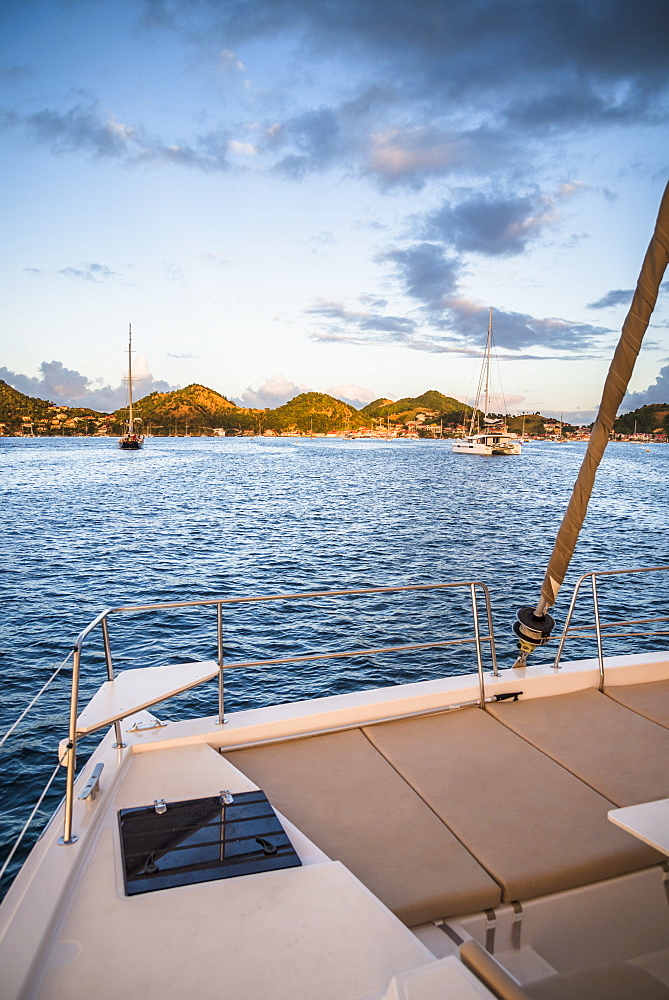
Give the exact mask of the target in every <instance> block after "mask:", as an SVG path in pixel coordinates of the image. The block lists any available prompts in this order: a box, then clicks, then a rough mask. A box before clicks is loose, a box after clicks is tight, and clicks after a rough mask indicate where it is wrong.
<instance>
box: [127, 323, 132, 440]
mask: <svg viewBox="0 0 669 1000" xmlns="http://www.w3.org/2000/svg"><path fill="white" fill-rule="evenodd" d="M132 433H133V426H132V323H129V324H128V434H132Z"/></svg>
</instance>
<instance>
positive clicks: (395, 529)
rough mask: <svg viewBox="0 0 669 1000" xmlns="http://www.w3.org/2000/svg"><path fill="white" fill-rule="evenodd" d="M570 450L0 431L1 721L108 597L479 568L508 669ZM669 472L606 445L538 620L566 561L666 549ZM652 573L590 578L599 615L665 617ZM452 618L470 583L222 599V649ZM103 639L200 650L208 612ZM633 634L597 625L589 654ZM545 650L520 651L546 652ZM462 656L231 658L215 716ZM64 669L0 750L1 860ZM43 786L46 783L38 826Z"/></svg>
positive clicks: (117, 628) (398, 580) (56, 728)
mask: <svg viewBox="0 0 669 1000" xmlns="http://www.w3.org/2000/svg"><path fill="white" fill-rule="evenodd" d="M584 451H585V444H584V443H569V444H557V443H549V442H545V443H544V442H530V443H528V444H527V445H526V446H525V448H524V450H523V454H522V455H521V456H512V457H485V456H477V455H460V454H457V455H454V454H453V453H452V452H451V449H450V443H449V442H448V441H441V440H420V441H413V440H389V441H385V440H345V439H321V438H180V439H171V438H150V439H148V440H147V441H146V444H145V447H144V449H143V450H141V451H137V452H124V451H120V450H119V449H118V448H117V447H116V442H115V441H114V440H112V439H108V438H93V439H88V438H34V439H18V438H4V439H0V475H1V477H2V505H3V506H2V510H3V524H4V528H3V543H2V544H3V549H4V551H3V558H2V561H1V563H0V571H1V575H0V581H1V582H0V588H1V590H0V599H1V603H0V615H1V617H2V640H1V646H0V670H1V671H2V691H3V695H2V699H0V720H1V721H0V733H2V732H4V731H5V730H6V729H7V727H8V726H9V725H10V724H11V723H12V722H13V721H14V719H15V718H16V717H17V716H18V714H19V712H20V711H21V709H22V708H23V707H24V705H25V704H26V703H27V702H28V701H29V700H30V698H31V697H32V696H33V694H34V693H35V692H36V691H37V690H38V689H39V688H40V687H41V685H42V684H43V683H44V681H45V680H46V678H47V677H48V676H49V674H50V672H51V671H52V669H53V668H54V667H55V666H57V665H58V664H59V663H60V662H61V661H62V660H63V659H64V658H65V657H66V656H67V654H68V652H69V651H70V650H71V647H72V643H73V641H74V639H75V638H76V636H77V634H78V633H79V632H80V630H81V629H82V628H83V627H84V626H85V625H87V624H88V622H89V621H91V620H92V619H93V618H94V617H95V616H96V615H97V614H98V613H99V612H100V611H101V610H103V609H104V608H108V607H114V606H119V605H129V604H148V603H151V604H153V603H160V602H178V601H191V600H207V599H211V598H217V597H234V596H247V595H274V594H289V593H300V592H309V591H311V592H313V591H323V590H339V589H364V588H377V587H391V586H397V587H401V586H409V585H414V584H435V583H450V582H454V581H463V582H469V581H482V582H483V583H485V584H487V586H488V587H489V589H490V595H491V602H492V610H493V619H494V631H495V637H496V640H497V655H498V659H499V662H500V665H501V666H509V665H510V664H511V663H512V662H513V660H514V659H515V655H516V648H515V639H514V637H513V636H512V633H511V625H512V623H513V621H514V619H515V614H516V611H517V609H518V607H519V606H521V605H523V604H532V605H533V604H534V603H536V601H537V600H538V597H539V592H540V586H541V581H542V579H543V574H544V570H545V566H546V563H547V560H548V557H549V555H550V552H551V550H552V547H553V542H554V539H555V535H556V532H557V529H558V527H559V524H560V521H561V519H562V516H563V514H564V510H565V508H566V505H567V502H568V500H569V496H570V494H571V490H572V487H573V483H574V480H575V478H576V475H577V473H578V469H579V466H580V464H581V460H582V458H583V454H584ZM668 472H669V445H659V444H658V445H654V444H653V445H642V444H618V443H614V444H611V445H610V446H609V448H608V449H607V451H606V453H605V456H604V460H603V463H602V466H601V468H600V471H599V473H598V476H597V481H596V484H595V489H594V491H593V496H592V500H591V502H590V507H589V510H588V516H587V519H586V523H585V526H584V528H583V531H582V533H581V537H580V540H579V544H578V547H577V551H576V554H575V556H574V559H573V561H572V564H571V567H570V571H569V575H568V577H567V580H566V582H565V586H564V588H563V591H562V593H561V595H560V603H559V605H558V608H557V609H556V617H557V618H558V620H563V619H564V615H565V612H566V609H567V607H568V603H569V596H570V590H571V588H572V586H573V583H574V581H575V580H576V579H577V578H578V576H579V575H580V574H582V573H585V572H588V571H590V570H604V569H619V568H632V567H638V566H657V565H660V564H666V563H669V542H668V534H667V528H668V527H669V517H668V516H667V505H666V490H667V478H668V477H667V473H668ZM666 577H669V574H666V575H665V577H662V576H661V575H658V574H652V575H648V576H646V575H643V576H623V577H616V578H613V579H603V580H602V582H601V599H602V609H603V616H604V617H605V618H606V616H607V615H609V617H610V616H611V615H612V614H613V613H614V612H615V613H620V612H622V613H623V614H624V616H625V617H627V618H635V619H642V618H650V617H652V616H655V615H658V614H663V613H664V614H666V609H667V579H666ZM588 610H589V609H587V608H584V611H585V616H586V618H587V616H588V615H587V612H588ZM481 612H482V613H483V607H482V606H481ZM471 621H472V614H471V597H470V591H469V588H463V589H458V590H448V591H434V592H429V593H425V592H414V591H400V592H398V593H397V594H393V595H385V594H375V595H371V596H369V597H356V598H354V599H352V600H349V601H347V600H345V599H341V598H340V599H334V598H302V599H292V600H289V601H282V602H268V603H264V604H263V603H259V604H240V605H227V606H225V608H224V621H223V631H224V647H225V659H226V662H230V663H234V662H235V661H236V662H240V661H246V660H255V659H266V658H286V657H291V656H299V655H304V654H307V653H310V652H314V651H324V650H329V651H343V650H351V649H375V648H379V647H385V646H392V645H402V644H404V645H411V644H416V643H421V642H428V641H431V640H444V639H451V638H455V637H458V636H459V637H465V638H468V637H469V638H471V637H472V625H471ZM482 629H483V631H484V632H486V634H487V624H486V623H485V622H482ZM635 631H640V632H643V631H644V626H640V627H637V628H636V629H635ZM110 635H111V645H112V653H113V657H114V666H115V669H117V670H122V669H124V668H126V667H134V666H158V665H161V664H165V663H178V662H185V661H188V660H191V659H215V658H216V650H217V645H216V613H215V609H214V608H211V607H210V608H202V609H199V608H198V609H186V610H182V611H178V612H177V611H175V612H171V613H161V614H158V615H156V614H153V615H149V614H138V615H117V616H112V618H111V619H110ZM653 642H654V640H648V639H645V638H644V637H643V635H641V636H637V637H635V638H634V639H632V640H629V639H616V638H607V640H606V647H605V652H607V653H615V652H621V651H623V649H625V648H633V649H634V650H636V651H639V650H643V649H650V648H652V646H653ZM554 648H555V643H552V644H551V646H549V647H546V649H545V650H541V651H540V652H537V653H536V654H535V656H534V661H535V662H538V661H544V662H546V661H549V660H550V658H551V654H552V653H553V654H554ZM595 654H596V650H595V647H594V644H593V642H592V641H591V640H590V641H588V642H586V641H585V640H580V639H572V640H570V641H569V643H568V645H567V647H566V649H565V657H566V658H573V657H575V656H583V655H586V656H593V655H595ZM486 655H487V656H488V657H489V652H488V651H487V648H486ZM488 663H489V659H488ZM474 667H475V657H474V652H473V647H472V646H471V645H467V646H463V647H445V648H444V647H441V648H437V649H435V650H431V651H424V650H421V651H413V652H406V653H404V654H393V655H390V654H378V655H366V656H357V657H353V658H351V659H330V660H324V661H308V662H306V663H293V664H279V665H274V666H271V667H265V668H262V669H259V668H247V669H243V670H242V669H239V670H233V669H230V670H229V671H227V672H226V711H229V712H233V711H235V710H238V709H242V708H249V707H255V706H260V705H267V704H272V703H277V702H281V701H287V700H296V699H302V698H312V697H318V696H323V695H328V694H336V693H340V692H346V691H354V690H357V689H361V688H368V687H381V686H384V685H388V684H393V683H401V682H406V681H413V680H421V679H427V678H430V677H436V676H440V675H442V674H445V673H456V672H461V671H468V670H471V669H473V668H474ZM82 670H83V680H82V699H83V698H85V696H86V695H87V694H88V695H90V693H91V692H92V691H93V690H95V688H96V687H97V686H98V685H99V684H100V683H101V681H102V680H104V679H105V676H106V674H105V666H104V657H103V650H102V646H101V642H100V638H99V636H97V637H92V638H91V640H90V641H89V642H88V643H87V645H86V647H85V649H84V656H83V660H82ZM70 676H71V674H70V670H69V667H66V668H65V669H64V670H63V672H62V677H61V676H59V678H58V679H57V681H56V682H54V684H53V685H52V688H50V689H49V694H48V697H45V698H44V699H43V701H41V702H40V703H39V705H38V707H37V709H36V710H35V711H34V712H33V713H32V715H31V716H30V718H29V720H28V722H27V723H24V724H22V725H21V727H20V728H19V730H18V736H17V738H12V739H10V740H9V741H8V743H7V744H6V745H5V747H3V748H2V750H1V751H0V753H1V754H2V758H1V760H0V765H1V766H0V792H1V794H2V818H1V821H0V839H1V841H2V844H3V845H4V849H3V852H2V853H1V854H0V863H1V861H2V860H3V857H4V855H5V854H6V852H7V847H8V845H9V844H10V843H11V841H12V840H13V837H14V835H15V833H16V832H17V831H18V830H19V829H20V828H21V826H22V824H23V821H24V819H25V818H26V815H27V813H28V812H29V810H30V808H31V807H32V804H33V803H34V802H35V801H36V799H37V797H38V795H39V792H40V790H41V788H42V786H43V784H44V781H45V779H46V777H47V776H48V775H49V774H50V773H51V771H52V770H53V767H54V766H55V763H56V760H57V745H58V742H59V740H60V739H61V738H63V737H64V736H65V735H66V733H67V712H68V682H69V678H70ZM216 708H217V695H216V687H215V685H214V684H208V685H205V686H203V687H202V688H200V689H197V690H196V691H194V692H190V693H188V694H187V695H184V696H182V697H181V698H179V699H176V700H175V701H173V702H170V703H169V704H168V705H166V706H164V707H163V706H160V708H159V709H157V710H156V711H157V714H159V715H161V716H162V717H166V718H171V719H179V718H184V717H187V716H189V715H193V714H196V715H201V714H206V715H213V714H214V713H215V712H216ZM87 742H90V744H91V746H92V745H94V742H95V740H94V739H92V740H91V741H82V744H81V750H82V752H83V755H84V756H85V753H86V749H87ZM90 749H91V747H90V746H89V747H88V752H90ZM60 795H62V782H61V783H60V784H58V783H57V784H56V785H55V786H54V790H53V791H52V793H50V795H49V796H48V797H47V799H46V800H45V803H44V806H43V808H42V809H41V811H40V817H39V818H40V820H41V821H42V822H44V821H45V819H46V817H47V816H48V815H49V813H50V811H51V810H52V809H53V807H54V804H55V803H56V802H57V800H58V798H59V797H60ZM28 843H30V840H29V841H28ZM21 856H22V855H21V854H20V855H17V858H20V857H21ZM14 867H15V865H13V866H12V868H14Z"/></svg>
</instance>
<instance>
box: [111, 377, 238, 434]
mask: <svg viewBox="0 0 669 1000" xmlns="http://www.w3.org/2000/svg"><path fill="white" fill-rule="evenodd" d="M239 409H240V408H239V407H238V406H236V405H235V404H234V403H231V402H230V400H229V399H227V398H226V397H225V396H222V395H221V393H220V392H215V391H214V389H208V388H207V387H206V386H204V385H198V384H197V383H194V384H193V385H187V386H186V388H185V389H176V390H175V391H174V392H152V393H151V394H150V395H149V396H144V397H143V398H142V399H139V400H138V401H137V402H136V403H134V404H133V408H132V410H133V416H134V417H135V418H137V419H138V420H141V421H142V423H143V425H144V430H145V431H147V430H148V429H149V427H150V429H151V433H152V434H174V433H181V434H183V433H184V432H185V429H186V424H187V425H188V430H189V432H190V431H192V432H193V433H200V432H201V431H203V430H204V429H205V428H211V427H232V426H235V423H236V420H235V418H233V414H235V417H236V416H237V415H238V411H239ZM127 413H128V408H127V407H123V408H121V409H120V410H116V412H115V413H113V414H112V419H113V421H114V423H115V424H116V423H122V422H123V421H124V420H125V419H126V418H127Z"/></svg>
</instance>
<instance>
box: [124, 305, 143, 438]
mask: <svg viewBox="0 0 669 1000" xmlns="http://www.w3.org/2000/svg"><path fill="white" fill-rule="evenodd" d="M143 445H144V435H143V434H141V433H139V431H137V430H135V420H134V418H133V415H132V324H129V326H128V423H127V424H126V429H125V431H124V433H123V435H122V436H121V437H120V438H119V442H118V446H119V448H122V449H123V450H124V451H138V449H139V448H141V447H143Z"/></svg>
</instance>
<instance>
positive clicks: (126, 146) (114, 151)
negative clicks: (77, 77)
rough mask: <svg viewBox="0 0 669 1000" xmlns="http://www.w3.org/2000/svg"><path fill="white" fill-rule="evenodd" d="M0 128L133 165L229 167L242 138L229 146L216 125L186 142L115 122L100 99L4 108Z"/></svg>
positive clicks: (62, 149) (54, 147)
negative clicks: (62, 106) (28, 109)
mask: <svg viewBox="0 0 669 1000" xmlns="http://www.w3.org/2000/svg"><path fill="white" fill-rule="evenodd" d="M0 127H2V128H3V129H8V128H19V129H21V130H23V132H24V133H25V134H26V135H27V136H28V137H29V138H31V139H32V140H33V141H35V142H37V143H39V144H40V145H44V146H47V147H48V148H49V149H51V151H52V152H53V153H56V154H66V153H84V154H86V155H89V156H92V157H94V158H95V159H107V160H115V161H117V162H119V163H123V164H126V165H129V166H137V165H142V164H156V163H164V164H171V165H177V166H182V167H189V168H195V169H199V170H202V171H206V172H211V171H226V170H228V169H229V167H230V164H229V160H228V154H229V153H230V152H231V151H232V152H237V153H239V152H240V144H239V143H237V145H236V146H235V147H234V148H233V147H232V146H231V143H232V141H233V140H232V137H231V136H230V135H229V133H228V131H227V130H226V129H212V130H210V131H209V132H206V133H203V134H200V135H195V136H193V137H192V138H191V139H190V140H187V141H184V140H181V139H175V138H164V137H159V136H155V135H152V134H151V133H150V132H149V131H148V130H147V129H146V128H145V127H144V126H142V125H128V124H125V123H123V122H119V121H117V120H116V119H115V118H114V116H113V115H112V114H111V113H110V112H108V111H106V110H105V109H104V108H103V107H102V106H101V105H100V104H99V103H98V102H97V101H90V102H89V103H88V104H86V105H83V104H77V105H74V106H73V107H71V108H69V109H67V110H65V111H62V110H57V109H54V108H44V109H42V110H40V111H36V112H33V113H32V114H25V115H21V114H18V113H17V112H14V111H10V112H5V113H4V114H3V115H2V118H1V120H0ZM241 145H242V147H243V146H244V145H245V144H241ZM241 151H244V150H243V149H242V150H241Z"/></svg>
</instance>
